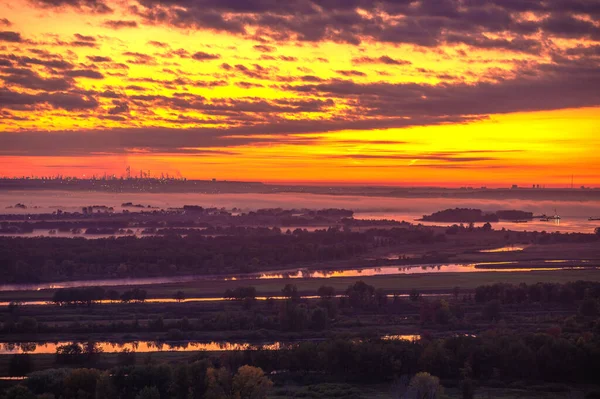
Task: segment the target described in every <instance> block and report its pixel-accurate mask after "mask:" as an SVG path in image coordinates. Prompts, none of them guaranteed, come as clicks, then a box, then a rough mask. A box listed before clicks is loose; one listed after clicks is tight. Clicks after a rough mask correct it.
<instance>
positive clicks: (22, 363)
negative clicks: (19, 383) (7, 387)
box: [8, 353, 33, 377]
mask: <svg viewBox="0 0 600 399" xmlns="http://www.w3.org/2000/svg"><path fill="white" fill-rule="evenodd" d="M32 370H33V362H32V360H31V355H28V354H26V353H21V354H16V355H13V356H12V357H11V358H10V361H9V363H8V374H9V375H10V376H11V377H21V376H24V375H27V374H29V373H30V372H31V371H32Z"/></svg>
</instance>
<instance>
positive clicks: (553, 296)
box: [475, 281, 600, 304]
mask: <svg viewBox="0 0 600 399" xmlns="http://www.w3.org/2000/svg"><path fill="white" fill-rule="evenodd" d="M598 298H600V283H599V282H595V281H575V282H568V283H564V284H559V283H536V284H529V285H528V284H525V283H523V284H518V285H515V284H506V283H496V284H492V285H483V286H479V287H477V288H476V289H475V301H476V302H479V303H484V302H489V301H492V300H498V301H500V302H501V303H505V304H513V303H524V302H542V303H543V302H555V303H565V304H571V303H573V302H575V301H581V300H584V299H598Z"/></svg>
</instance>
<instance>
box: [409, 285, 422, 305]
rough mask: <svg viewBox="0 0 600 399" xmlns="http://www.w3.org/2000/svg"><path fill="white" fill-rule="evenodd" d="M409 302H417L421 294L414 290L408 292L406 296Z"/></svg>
mask: <svg viewBox="0 0 600 399" xmlns="http://www.w3.org/2000/svg"><path fill="white" fill-rule="evenodd" d="M408 296H409V298H410V300H411V301H413V302H417V301H418V300H419V299H420V298H421V293H420V292H419V291H417V289H416V288H413V289H412V290H410V294H409V295H408Z"/></svg>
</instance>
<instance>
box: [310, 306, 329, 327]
mask: <svg viewBox="0 0 600 399" xmlns="http://www.w3.org/2000/svg"><path fill="white" fill-rule="evenodd" d="M328 322H329V316H328V314H327V311H326V310H325V309H323V308H321V307H317V308H315V309H313V310H312V312H311V313H310V328H311V329H313V330H317V331H322V330H324V329H325V328H327V323H328Z"/></svg>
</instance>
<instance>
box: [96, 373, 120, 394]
mask: <svg viewBox="0 0 600 399" xmlns="http://www.w3.org/2000/svg"><path fill="white" fill-rule="evenodd" d="M116 397H118V396H117V392H116V388H115V384H114V383H113V381H112V377H111V375H110V372H109V371H105V372H104V373H102V374H101V375H100V376H99V377H98V381H97V382H96V397H95V399H113V398H116Z"/></svg>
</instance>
